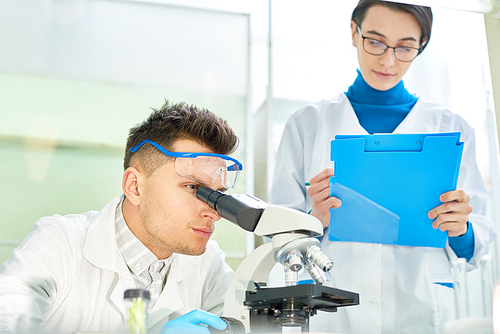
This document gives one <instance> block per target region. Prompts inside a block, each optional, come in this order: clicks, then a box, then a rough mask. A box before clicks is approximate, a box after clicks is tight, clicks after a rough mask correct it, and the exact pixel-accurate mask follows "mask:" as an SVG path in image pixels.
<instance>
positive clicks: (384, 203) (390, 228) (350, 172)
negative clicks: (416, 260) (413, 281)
mask: <svg viewBox="0 0 500 334" xmlns="http://www.w3.org/2000/svg"><path fill="white" fill-rule="evenodd" d="M462 152H463V142H460V132H450V133H427V134H379V135H337V136H335V140H332V142H331V160H332V161H334V166H335V168H334V175H335V176H333V177H331V178H330V196H335V197H338V198H340V199H341V200H342V206H341V207H340V208H337V209H330V213H331V216H330V226H329V240H333V241H357V242H372V243H382V244H391V245H402V246H420V247H445V246H446V240H447V232H443V231H440V230H435V229H433V228H432V220H431V219H429V217H428V212H429V211H430V210H432V209H433V208H435V207H436V206H438V205H440V204H441V201H440V200H439V196H440V195H441V194H443V193H445V192H447V191H451V190H455V189H456V186H457V180H458V173H459V171H460V162H461V159H462Z"/></svg>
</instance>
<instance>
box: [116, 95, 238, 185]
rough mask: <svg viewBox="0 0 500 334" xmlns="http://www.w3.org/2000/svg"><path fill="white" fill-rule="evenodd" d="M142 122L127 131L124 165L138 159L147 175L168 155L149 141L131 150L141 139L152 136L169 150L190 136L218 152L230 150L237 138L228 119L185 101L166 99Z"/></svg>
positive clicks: (165, 160)
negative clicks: (136, 149)
mask: <svg viewBox="0 0 500 334" xmlns="http://www.w3.org/2000/svg"><path fill="white" fill-rule="evenodd" d="M152 110H153V112H152V113H151V115H149V117H148V118H147V119H146V120H145V121H144V122H142V123H141V124H138V125H136V126H135V127H133V128H132V129H130V131H129V136H128V139H127V146H126V148H125V158H124V161H123V167H124V169H127V168H128V167H130V166H131V165H133V164H134V165H135V164H136V163H138V164H139V165H140V166H141V168H142V170H143V171H144V172H145V173H146V175H151V174H152V173H153V172H154V171H155V170H156V169H157V168H159V167H161V166H162V165H163V164H165V163H166V162H168V161H169V159H172V158H169V157H167V156H165V155H164V154H163V153H161V152H160V151H158V150H157V149H156V148H155V147H153V146H152V145H149V144H145V145H143V146H141V148H140V149H139V150H138V151H137V152H135V153H132V152H130V149H131V148H132V147H135V146H137V145H138V144H140V143H141V142H142V141H143V140H146V139H148V140H151V141H154V142H156V143H157V144H160V145H161V146H163V147H164V148H166V149H167V150H169V151H171V150H172V147H173V145H174V143H175V142H176V141H177V140H179V139H189V140H193V141H195V142H197V143H198V144H200V145H202V146H204V147H206V148H208V149H209V150H211V151H213V152H215V153H219V154H226V155H227V154H230V153H233V152H234V151H235V150H236V148H237V147H238V143H239V139H238V137H237V136H236V135H235V133H234V131H233V130H232V129H231V128H230V127H229V125H228V124H227V122H226V121H225V120H223V119H222V118H220V117H218V116H217V115H215V114H214V113H212V112H210V111H208V110H207V109H204V108H202V109H200V108H197V107H196V106H194V105H188V104H186V103H185V102H180V103H177V104H171V103H170V102H169V101H165V104H164V105H163V106H162V107H161V108H160V109H154V108H152Z"/></svg>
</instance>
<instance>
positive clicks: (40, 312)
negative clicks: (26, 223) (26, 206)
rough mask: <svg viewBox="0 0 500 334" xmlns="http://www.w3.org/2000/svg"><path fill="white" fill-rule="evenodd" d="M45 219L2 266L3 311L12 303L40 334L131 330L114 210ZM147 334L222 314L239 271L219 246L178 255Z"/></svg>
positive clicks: (129, 283) (128, 281)
mask: <svg viewBox="0 0 500 334" xmlns="http://www.w3.org/2000/svg"><path fill="white" fill-rule="evenodd" d="M122 198H123V194H122V195H121V196H119V197H117V198H116V199H114V200H113V201H112V202H110V203H109V204H108V205H107V206H106V207H105V208H104V209H103V210H102V211H101V212H96V211H90V212H87V213H82V214H77V215H67V216H59V215H55V216H52V217H46V218H42V219H40V220H39V221H38V222H36V224H35V225H34V226H33V228H32V229H31V231H30V232H29V234H28V236H27V237H26V238H25V240H24V241H23V242H22V243H21V244H20V245H19V247H17V248H16V249H15V250H14V251H13V252H12V255H11V257H10V258H9V259H8V260H7V261H6V262H5V263H4V264H3V265H2V267H0V306H2V305H12V306H13V307H14V309H15V311H16V312H18V313H21V314H23V316H25V319H27V320H28V321H29V323H30V324H31V328H36V326H38V324H40V325H39V328H38V329H37V330H36V333H65V334H66V333H73V332H74V331H88V332H126V330H125V327H124V311H125V305H124V301H123V293H124V291H125V290H126V289H130V288H135V283H134V280H133V278H132V276H131V274H130V271H129V269H128V267H127V265H126V264H125V262H124V261H123V259H122V257H121V255H120V253H119V251H118V248H117V245H116V238H115V224H114V221H115V208H116V206H117V205H118V203H119V201H120V200H121V199H122ZM172 256H173V259H172V264H171V268H170V270H169V274H168V279H167V282H166V284H165V288H164V290H163V292H162V293H161V295H160V296H159V298H158V300H157V301H156V303H155V305H154V307H153V308H152V309H151V312H150V314H149V331H148V333H158V332H159V331H160V330H161V328H162V327H163V325H164V324H165V323H166V322H167V321H168V320H171V319H174V318H177V317H179V316H180V315H182V314H184V313H187V312H189V311H191V310H194V309H203V310H206V311H208V312H212V313H215V314H218V315H221V313H222V307H223V303H224V296H225V291H226V288H227V285H228V283H229V280H230V279H231V276H232V270H231V269H230V268H229V266H228V265H227V264H226V263H225V262H224V254H223V252H222V251H221V250H220V249H219V247H218V246H217V243H216V242H215V241H212V240H211V241H209V242H208V244H207V248H206V251H205V253H203V254H202V255H200V256H187V255H180V254H173V255H172Z"/></svg>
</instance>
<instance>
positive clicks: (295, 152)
mask: <svg viewBox="0 0 500 334" xmlns="http://www.w3.org/2000/svg"><path fill="white" fill-rule="evenodd" d="M450 131H460V132H461V140H462V141H464V142H465V144H464V151H463V157H462V164H461V169H460V175H459V180H458V188H459V189H464V190H465V191H466V192H467V193H468V194H469V195H470V197H471V200H470V203H471V205H472V206H473V207H474V211H473V213H472V214H471V215H470V222H471V224H472V226H473V229H474V238H475V250H474V257H473V258H472V259H471V260H470V261H469V264H468V265H469V267H470V268H473V267H474V266H477V264H478V261H480V259H481V256H482V255H483V254H484V253H485V252H486V251H487V248H488V244H489V243H490V241H491V240H492V239H493V238H494V237H495V235H496V229H495V227H494V226H493V224H492V223H491V222H490V221H489V220H488V219H487V218H486V217H485V216H484V214H485V211H486V197H487V193H486V189H485V187H484V184H483V181H482V179H481V176H480V173H479V170H478V168H477V165H476V155H475V139H474V131H473V129H472V128H471V127H470V126H469V125H468V124H467V123H466V121H465V120H463V119H462V118H461V117H460V116H458V115H456V114H453V113H451V112H450V111H448V110H446V109H445V108H443V107H442V106H439V105H437V104H434V103H431V102H429V101H426V100H425V99H423V98H420V99H419V100H418V101H417V103H416V104H415V106H414V107H413V109H412V110H411V112H410V113H409V114H408V116H407V117H406V118H405V119H404V120H403V122H402V123H401V124H400V125H399V126H398V127H397V129H396V130H395V131H394V132H395V133H415V132H420V133H422V132H426V133H430V132H450ZM337 134H368V133H367V132H366V131H365V130H364V128H363V127H361V125H360V124H359V122H358V119H357V117H356V114H355V113H354V110H353V109H352V106H351V104H350V103H349V100H348V99H347V97H346V96H345V95H344V94H340V95H338V96H337V97H335V98H334V99H331V100H323V101H320V102H317V103H314V104H310V105H308V106H306V107H304V108H303V109H301V110H299V111H297V112H295V113H294V114H293V115H292V116H291V117H290V119H289V120H288V122H287V124H286V127H285V130H284V133H283V137H282V140H281V144H280V147H279V150H278V154H277V161H276V169H275V174H274V182H273V186H272V189H271V191H270V194H269V202H270V203H273V204H282V205H286V206H288V207H292V208H295V209H299V210H302V211H305V212H308V211H309V210H311V200H310V198H309V197H308V196H307V192H306V188H305V187H304V183H305V182H306V181H309V179H310V178H311V177H313V176H315V175H317V174H318V173H319V172H320V171H322V170H323V169H325V168H327V167H330V166H332V162H331V161H330V141H331V140H333V139H334V137H335V135H337ZM415 205H418V198H415ZM430 209H432V208H429V210H430ZM321 244H322V249H323V250H324V251H325V252H326V254H327V255H328V256H329V257H330V258H331V259H332V260H333V263H334V266H333V269H332V270H331V272H330V273H331V275H332V280H331V282H329V283H328V284H330V285H332V286H334V287H337V288H339V289H344V290H349V291H353V292H357V293H359V295H360V305H359V306H348V307H342V308H339V309H338V312H337V313H326V312H321V311H320V312H318V315H316V316H313V317H312V318H311V326H310V329H311V331H312V332H333V333H362V334H367V333H412V334H413V333H426V334H429V333H442V328H443V324H444V322H445V321H446V320H449V319H451V318H453V317H454V299H453V289H451V288H448V287H445V286H442V285H438V284H435V283H436V282H445V283H451V282H452V275H451V270H450V267H451V264H450V263H451V262H450V261H451V260H452V259H453V258H456V255H455V254H454V252H453V251H452V250H451V248H450V247H449V246H447V247H446V248H445V249H441V248H420V247H404V246H392V245H381V244H371V243H357V242H333V241H329V240H328V230H326V231H325V237H323V239H322V243H321Z"/></svg>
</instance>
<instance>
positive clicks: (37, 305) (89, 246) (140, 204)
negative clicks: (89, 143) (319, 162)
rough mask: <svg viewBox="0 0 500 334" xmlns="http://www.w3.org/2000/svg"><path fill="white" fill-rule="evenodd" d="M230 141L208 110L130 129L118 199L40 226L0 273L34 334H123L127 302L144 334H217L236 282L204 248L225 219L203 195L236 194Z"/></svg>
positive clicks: (173, 112) (175, 108) (175, 112)
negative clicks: (144, 322)
mask: <svg viewBox="0 0 500 334" xmlns="http://www.w3.org/2000/svg"><path fill="white" fill-rule="evenodd" d="M237 144H238V138H237V137H236V135H235V134H234V132H233V130H232V129H231V128H230V127H229V126H228V125H227V123H226V122H225V121H224V120H222V119H220V118H219V117H217V116H216V115H214V114H213V113H211V112H209V111H207V110H205V109H201V110H200V109H198V108H196V107H194V106H188V105H187V104H184V103H179V104H175V105H171V104H169V103H168V102H166V103H165V105H164V106H163V107H162V108H161V109H159V110H154V112H153V113H152V114H151V115H150V116H149V118H148V119H147V120H145V121H144V122H143V123H141V124H139V125H137V126H136V127H134V128H132V129H131V130H130V133H129V137H128V140H127V146H126V152H125V158H124V168H125V172H124V174H123V179H122V190H123V194H122V195H120V196H119V197H117V198H116V199H115V200H113V201H112V202H110V203H109V204H108V205H107V206H106V207H105V208H104V209H103V210H102V211H100V212H95V211H91V212H87V213H84V214H79V215H69V216H63V217H62V216H52V217H47V218H43V219H41V220H39V221H38V222H37V223H36V224H35V226H34V227H33V229H32V230H31V232H30V234H29V235H28V236H27V238H26V239H25V241H24V242H23V244H22V245H21V246H20V247H19V248H18V249H16V250H15V251H14V252H13V254H14V255H13V256H12V257H11V258H10V259H8V260H7V261H6V262H5V263H4V265H3V266H2V267H1V268H0V306H2V305H3V304H5V303H4V302H5V301H8V302H9V303H10V305H13V306H14V307H15V308H16V310H18V312H20V313H22V314H23V315H25V317H26V319H27V323H28V328H29V329H30V330H32V331H33V332H36V333H44V332H46V333H49V332H50V333H73V332H85V331H87V332H116V333H118V332H127V330H128V329H127V327H126V326H127V324H126V323H125V322H124V321H123V319H126V316H127V314H126V312H125V304H124V301H123V294H124V291H125V290H127V289H133V288H139V289H146V290H148V291H149V293H150V296H151V302H150V305H149V310H148V320H149V321H148V322H149V324H148V333H162V334H173V333H184V332H189V333H190V332H200V333H202V332H203V331H206V332H207V333H208V329H207V328H206V327H205V326H204V325H209V326H212V327H214V328H216V329H220V330H222V329H224V328H225V327H226V324H225V323H224V322H223V321H222V320H221V319H220V318H219V317H217V316H216V315H214V314H218V315H220V314H221V313H222V307H223V304H224V295H225V290H226V288H227V285H228V283H229V280H230V279H231V276H232V271H231V269H230V268H229V266H228V265H227V264H226V263H225V261H224V254H223V253H222V251H221V250H220V249H219V248H218V246H217V243H215V242H214V241H211V240H209V239H210V236H211V235H212V233H213V231H214V223H215V221H217V220H219V219H220V218H221V217H220V216H219V215H218V214H217V212H216V211H215V210H213V209H212V208H210V207H209V206H208V205H207V204H206V203H203V202H202V201H200V200H198V199H197V198H196V189H197V188H198V187H199V186H200V184H205V185H208V186H209V187H211V188H213V189H218V190H222V191H224V190H225V189H231V188H234V187H235V185H236V182H237V181H238V177H239V174H240V172H241V170H242V165H241V163H240V162H238V161H237V160H236V159H234V158H231V157H229V156H228V155H227V154H230V153H232V152H233V151H234V150H235V149H236V147H237Z"/></svg>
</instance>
